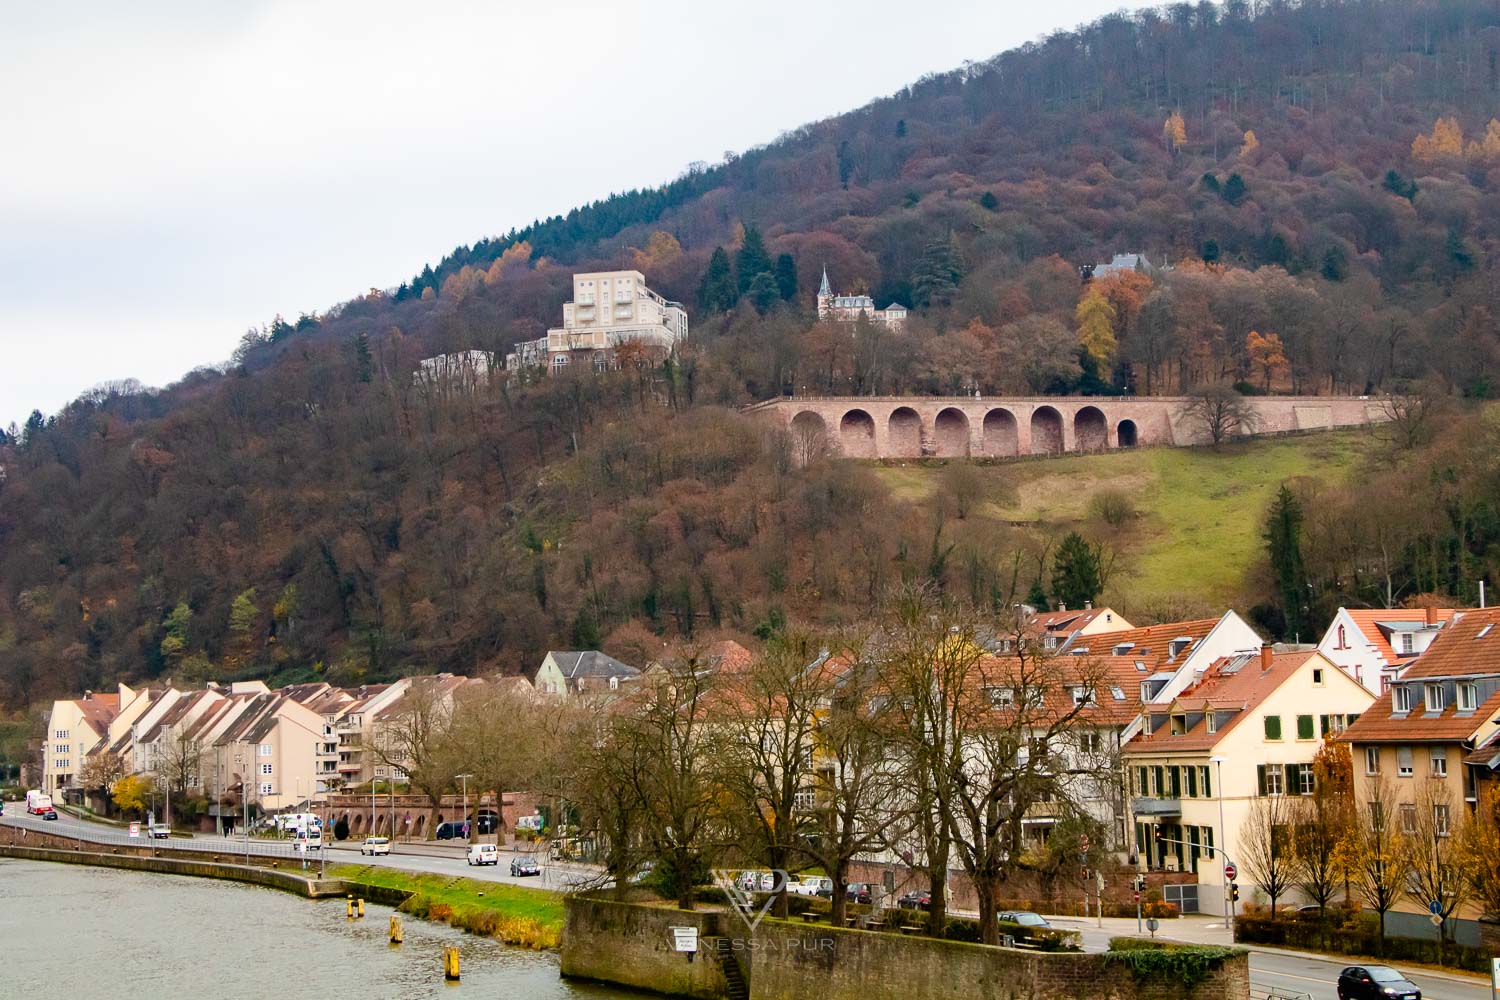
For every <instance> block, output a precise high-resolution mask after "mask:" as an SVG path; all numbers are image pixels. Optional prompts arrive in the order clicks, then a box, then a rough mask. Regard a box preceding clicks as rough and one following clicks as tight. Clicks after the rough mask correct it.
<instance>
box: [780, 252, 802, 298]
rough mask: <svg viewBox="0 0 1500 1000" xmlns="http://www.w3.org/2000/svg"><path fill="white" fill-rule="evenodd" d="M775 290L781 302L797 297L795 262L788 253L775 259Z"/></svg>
mask: <svg viewBox="0 0 1500 1000" xmlns="http://www.w3.org/2000/svg"><path fill="white" fill-rule="evenodd" d="M776 290H777V292H778V293H779V294H780V295H781V299H782V301H783V302H791V301H792V300H793V299H795V298H796V297H797V261H796V259H795V258H793V257H792V255H791V254H789V253H784V254H782V255H781V256H780V257H777V258H776Z"/></svg>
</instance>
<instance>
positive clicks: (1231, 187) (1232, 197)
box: [1223, 174, 1245, 205]
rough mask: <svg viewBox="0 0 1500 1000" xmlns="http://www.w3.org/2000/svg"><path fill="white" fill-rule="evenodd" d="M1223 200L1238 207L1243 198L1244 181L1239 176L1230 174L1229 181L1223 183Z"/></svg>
mask: <svg viewBox="0 0 1500 1000" xmlns="http://www.w3.org/2000/svg"><path fill="white" fill-rule="evenodd" d="M1223 197H1224V200H1225V201H1227V202H1229V204H1231V205H1238V204H1239V203H1240V201H1241V200H1243V199H1244V197H1245V179H1244V178H1243V177H1241V176H1240V175H1239V174H1230V175H1229V180H1227V181H1225V182H1224V194H1223Z"/></svg>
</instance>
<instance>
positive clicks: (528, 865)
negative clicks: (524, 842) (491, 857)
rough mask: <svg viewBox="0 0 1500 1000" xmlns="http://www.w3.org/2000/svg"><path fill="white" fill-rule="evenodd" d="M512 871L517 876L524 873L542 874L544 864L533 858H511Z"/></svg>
mask: <svg viewBox="0 0 1500 1000" xmlns="http://www.w3.org/2000/svg"><path fill="white" fill-rule="evenodd" d="M510 873H511V874H512V875H514V876H516V877H517V878H520V877H521V876H523V875H540V874H541V873H542V866H541V865H539V864H537V863H536V862H535V861H533V860H532V859H531V858H511V859H510Z"/></svg>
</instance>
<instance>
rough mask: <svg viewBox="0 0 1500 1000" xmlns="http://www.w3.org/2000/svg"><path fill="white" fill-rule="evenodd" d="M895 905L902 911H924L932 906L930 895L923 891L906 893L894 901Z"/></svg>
mask: <svg viewBox="0 0 1500 1000" xmlns="http://www.w3.org/2000/svg"><path fill="white" fill-rule="evenodd" d="M896 905H897V906H899V907H900V908H901V909H903V910H926V909H928V908H930V907H931V906H932V893H930V892H928V891H926V890H925V889H924V890H922V891H920V892H918V891H913V892H908V893H906V894H904V895H903V896H902V897H901V898H900V899H898V900H896Z"/></svg>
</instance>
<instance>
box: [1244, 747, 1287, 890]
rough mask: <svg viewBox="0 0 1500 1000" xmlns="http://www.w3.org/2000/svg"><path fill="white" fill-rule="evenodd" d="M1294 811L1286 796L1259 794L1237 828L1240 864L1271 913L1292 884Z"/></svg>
mask: <svg viewBox="0 0 1500 1000" xmlns="http://www.w3.org/2000/svg"><path fill="white" fill-rule="evenodd" d="M1269 766H1271V767H1280V765H1279V764H1273V765H1269ZM1294 812H1295V810H1294V809H1293V807H1292V804H1291V800H1290V799H1289V798H1288V797H1287V796H1285V795H1266V794H1262V795H1261V796H1260V797H1259V798H1257V799H1256V800H1255V804H1254V805H1253V806H1251V807H1250V816H1249V818H1248V819H1246V820H1245V825H1244V826H1242V827H1240V857H1239V861H1240V864H1241V865H1242V866H1243V867H1244V869H1245V874H1246V875H1248V876H1249V877H1250V880H1251V881H1252V882H1254V883H1256V884H1257V885H1259V886H1260V887H1261V889H1263V890H1264V891H1265V894H1266V895H1267V896H1269V897H1270V899H1271V912H1272V914H1275V913H1276V906H1277V902H1278V900H1280V899H1281V897H1282V896H1285V895H1286V894H1287V890H1289V889H1290V888H1291V887H1292V884H1293V877H1294V875H1293V868H1294V866H1293V859H1294V858H1295V857H1296V853H1295V851H1294V850H1293V847H1292V829H1291V826H1292V822H1293V819H1294Z"/></svg>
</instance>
